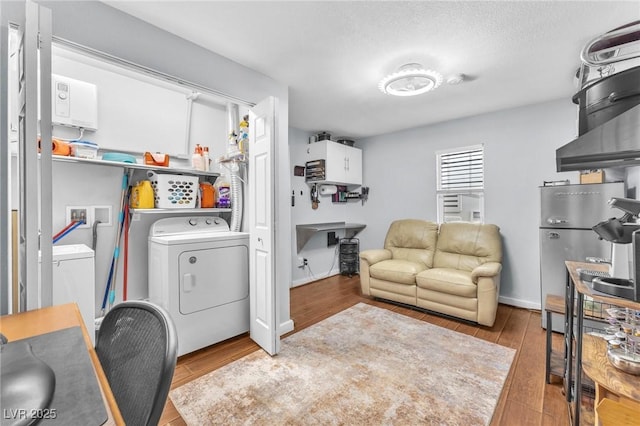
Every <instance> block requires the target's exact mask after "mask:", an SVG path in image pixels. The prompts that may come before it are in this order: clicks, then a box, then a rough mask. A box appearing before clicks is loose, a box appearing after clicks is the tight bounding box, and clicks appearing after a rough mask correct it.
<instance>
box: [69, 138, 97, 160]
mask: <svg viewBox="0 0 640 426" xmlns="http://www.w3.org/2000/svg"><path fill="white" fill-rule="evenodd" d="M71 148H72V150H71V152H72V153H73V156H74V157H79V158H89V159H92V160H93V159H95V158H97V157H98V144H97V143H94V142H89V141H75V142H71Z"/></svg>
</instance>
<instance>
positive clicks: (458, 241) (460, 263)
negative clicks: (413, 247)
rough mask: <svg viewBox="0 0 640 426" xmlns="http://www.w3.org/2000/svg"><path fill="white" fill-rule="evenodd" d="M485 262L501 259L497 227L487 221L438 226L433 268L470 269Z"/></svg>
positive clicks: (500, 244) (498, 229)
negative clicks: (486, 222) (483, 222)
mask: <svg viewBox="0 0 640 426" xmlns="http://www.w3.org/2000/svg"><path fill="white" fill-rule="evenodd" d="M486 262H498V263H501V262H502V239H501V238H500V228H498V227H497V226H496V225H491V224H479V223H469V222H451V223H443V224H441V225H440V234H439V235H438V244H437V246H436V253H435V256H434V258H433V266H434V267H435V268H453V269H460V270H466V271H472V270H473V269H474V268H475V267H476V266H480V265H482V264H483V263H486Z"/></svg>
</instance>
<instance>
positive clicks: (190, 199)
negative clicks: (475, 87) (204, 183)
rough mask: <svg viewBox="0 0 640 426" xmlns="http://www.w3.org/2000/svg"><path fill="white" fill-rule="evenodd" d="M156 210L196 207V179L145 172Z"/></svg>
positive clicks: (193, 177)
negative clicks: (151, 189)
mask: <svg viewBox="0 0 640 426" xmlns="http://www.w3.org/2000/svg"><path fill="white" fill-rule="evenodd" d="M147 176H148V177H149V180H150V181H151V186H152V187H153V195H154V200H155V205H156V208H157V209H175V208H190V209H193V208H195V207H196V200H197V199H198V177H197V176H184V175H172V174H158V173H154V172H147Z"/></svg>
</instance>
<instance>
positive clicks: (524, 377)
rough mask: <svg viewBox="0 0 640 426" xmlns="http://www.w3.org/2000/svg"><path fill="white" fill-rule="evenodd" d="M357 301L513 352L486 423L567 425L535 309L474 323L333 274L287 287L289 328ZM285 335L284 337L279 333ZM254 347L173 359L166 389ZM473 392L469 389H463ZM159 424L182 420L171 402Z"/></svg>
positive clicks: (234, 342) (244, 343)
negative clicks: (364, 290)
mask: <svg viewBox="0 0 640 426" xmlns="http://www.w3.org/2000/svg"><path fill="white" fill-rule="evenodd" d="M359 302H364V303H368V304H371V305H375V306H378V307H381V308H386V309H389V310H391V311H395V312H398V313H402V314H404V315H407V316H411V317H413V318H417V319H420V320H423V321H426V322H429V323H432V324H436V325H439V326H442V327H446V328H449V329H452V330H456V331H458V332H460V333H465V334H469V335H472V336H475V337H478V338H481V339H483V340H487V341H490V342H494V343H497V344H499V345H503V346H507V347H510V348H514V349H516V350H517V353H516V357H515V360H514V363H513V365H512V368H511V371H510V373H509V376H508V377H507V381H506V383H505V386H504V389H503V392H502V396H501V398H500V401H499V403H498V406H497V408H496V411H495V414H494V417H493V420H492V422H491V424H492V425H508V426H512V425H517V426H527V425H553V426H562V425H568V424H569V418H568V410H567V405H566V403H565V399H564V396H563V394H562V387H561V384H560V382H557V383H553V384H551V385H547V384H546V383H545V378H544V369H545V366H544V364H545V345H546V343H545V331H544V330H543V329H542V328H541V327H540V312H537V311H529V310H525V309H519V308H513V307H510V306H506V305H500V306H499V307H498V314H497V318H496V322H495V325H494V326H493V327H491V328H488V327H482V326H474V325H470V324H467V323H462V322H458V321H455V320H452V319H446V318H442V317H438V316H435V315H431V314H427V313H424V312H420V311H416V310H412V309H408V308H404V307H400V306H396V305H393V304H389V303H384V302H380V301H376V300H372V299H369V298H366V297H363V296H362V295H361V294H360V281H359V278H358V277H357V276H355V277H353V278H349V277H343V276H335V277H330V278H327V279H324V280H321V281H316V282H314V283H311V284H307V285H304V286H300V287H296V288H293V289H292V290H291V318H292V319H293V321H294V323H295V330H294V331H293V332H292V333H295V332H297V331H300V330H302V329H304V328H306V327H309V326H310V325H312V324H315V323H317V322H319V321H322V320H323V319H325V318H327V317H329V316H331V315H333V314H335V313H337V312H340V311H343V310H344V309H347V308H349V307H350V306H353V305H355V304H357V303H359ZM285 338H286V336H285ZM554 347H555V348H556V349H559V348H561V347H562V336H561V335H557V334H556V333H554ZM257 349H258V346H257V345H256V344H255V343H253V341H251V340H250V339H249V337H248V335H246V334H243V335H241V336H238V337H235V338H232V339H229V340H227V341H224V342H221V343H218V344H216V345H213V346H210V347H208V348H205V349H202V350H200V351H197V352H194V353H191V354H188V355H185V356H183V357H180V359H178V365H177V367H176V371H175V374H174V377H173V382H172V385H171V386H172V388H175V387H177V386H180V385H183V384H185V383H187V382H189V381H191V380H194V379H196V378H198V377H200V376H202V375H204V374H207V373H209V372H210V371H213V370H215V369H217V368H219V367H221V366H223V365H225V364H228V363H230V362H232V361H234V360H236V359H239V358H242V357H243V356H245V355H247V354H249V353H251V352H253V351H255V350H257ZM469 392H473V389H469ZM160 424H161V425H172V426H175V425H184V424H186V423H185V422H184V421H183V420H182V418H181V417H180V415H179V414H178V412H177V411H176V409H175V407H174V406H173V404H172V403H171V401H170V400H169V401H167V404H166V406H165V409H164V412H163V414H162V418H161V419H160Z"/></svg>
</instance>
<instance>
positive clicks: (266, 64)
mask: <svg viewBox="0 0 640 426" xmlns="http://www.w3.org/2000/svg"><path fill="white" fill-rule="evenodd" d="M106 3H107V4H109V5H111V6H113V7H115V8H117V9H120V10H122V11H123V12H126V13H128V14H131V15H133V16H136V17H138V18H140V19H142V20H144V21H147V22H149V23H151V24H153V25H156V26H158V27H160V28H163V29H165V30H167V31H169V32H171V33H174V34H176V35H178V36H180V37H182V38H185V39H187V40H190V41H192V42H194V43H196V44H198V45H200V46H203V47H205V48H207V49H209V50H211V51H214V52H216V53H218V54H220V55H222V56H226V57H227V58H229V59H232V60H234V61H236V62H238V63H240V64H243V65H245V66H247V67H249V68H252V69H254V70H256V71H259V72H261V73H263V74H266V75H268V76H270V77H272V78H273V79H275V80H277V81H280V82H282V83H284V84H286V85H287V86H289V97H290V98H289V108H290V109H289V124H290V125H291V126H293V127H297V128H300V129H303V130H308V131H313V132H315V131H321V130H327V131H330V132H331V133H332V134H333V135H336V136H350V137H354V138H359V137H365V136H370V135H377V134H383V133H389V132H393V131H397V130H401V129H406V128H411V127H417V126H421V125H427V124H432V123H436V122H440V121H446V120H451V119H455V118H460V117H465V116H470V115H476V114H481V113H485V112H490V111H496V110H500V109H505V108H512V107H516V106H520V105H526V104H532V103H538V102H543V101H547V100H551V99H559V98H564V99H566V100H567V102H570V98H571V96H572V95H573V93H574V92H575V90H576V89H575V79H574V75H575V72H576V70H577V68H578V65H579V52H580V50H581V49H582V47H583V46H584V45H585V44H586V43H587V42H588V41H589V40H590V39H592V38H593V37H595V36H597V35H599V34H602V33H604V32H606V31H609V30H611V29H613V28H615V27H618V26H620V25H623V24H626V23H628V22H631V21H634V20H638V19H640V3H639V2H637V1H624V2H619V1H594V2H584V1H562V2H558V1H550V2H547V1H544V2H543V1H535V2H526V1H512V2H505V1H496V2H480V1H469V2H467V1H446V2H436V1H413V2H403V1H386V2H385V1H375V2H371V1H334V2H328V1H326V2H322V1H320V2H319V1H294V2H275V1H258V2H247V1H233V2H226V1H194V2H187V1H179V2H171V1H133V2H122V1H115V2H114V1H107V2H106ZM409 62H418V63H421V64H423V65H424V66H425V67H428V68H433V69H435V70H438V71H440V72H441V73H443V74H444V75H445V77H446V76H447V75H450V74H455V73H463V74H465V75H467V76H469V78H468V79H467V80H466V81H465V82H463V83H461V84H459V85H455V86H453V85H447V84H443V85H442V86H441V87H440V88H438V89H437V90H435V91H433V92H430V93H426V94H423V95H420V96H415V97H404V98H396V97H391V96H389V95H385V94H383V93H381V92H380V91H379V90H378V87H377V85H378V81H379V80H380V79H381V78H382V77H383V76H384V75H386V74H389V73H391V72H393V71H395V70H396V69H397V68H398V67H399V66H401V65H403V64H405V63H409Z"/></svg>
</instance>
